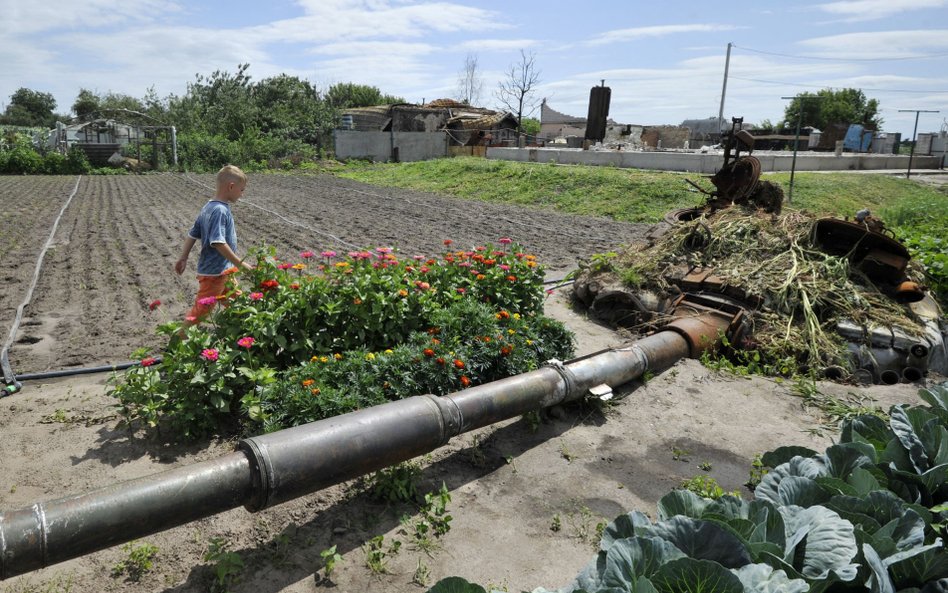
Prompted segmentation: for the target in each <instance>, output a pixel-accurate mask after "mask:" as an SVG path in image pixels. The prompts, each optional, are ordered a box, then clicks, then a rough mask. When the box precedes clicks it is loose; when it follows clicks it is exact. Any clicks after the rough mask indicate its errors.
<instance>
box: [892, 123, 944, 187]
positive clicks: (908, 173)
mask: <svg viewBox="0 0 948 593" xmlns="http://www.w3.org/2000/svg"><path fill="white" fill-rule="evenodd" d="M899 113H915V129H914V130H912V150H911V151H910V152H909V164H908V170H907V171H906V172H905V178H906V179H908V178H909V177H911V175H912V159H913V158H914V157H915V143H916V142H917V138H918V114H919V113H939V112H938V111H932V110H931V109H899Z"/></svg>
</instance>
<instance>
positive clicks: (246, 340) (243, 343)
mask: <svg viewBox="0 0 948 593" xmlns="http://www.w3.org/2000/svg"><path fill="white" fill-rule="evenodd" d="M255 341H256V340H254V339H253V336H244V337H243V338H240V339H239V340H237V345H238V346H240V347H241V348H250V347H251V346H253V343H254V342H255Z"/></svg>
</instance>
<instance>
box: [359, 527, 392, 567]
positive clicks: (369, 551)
mask: <svg viewBox="0 0 948 593" xmlns="http://www.w3.org/2000/svg"><path fill="white" fill-rule="evenodd" d="M401 547H402V542H400V541H398V540H397V539H396V540H393V541H392V543H391V544H389V546H388V548H386V547H385V536H384V535H378V536H376V537H373V538H372V539H370V540H369V541H367V542H366V543H365V545H363V546H362V551H363V552H364V553H365V565H366V566H367V567H368V569H369V570H371V571H372V572H374V573H375V574H385V573H387V572H388V559H389V558H391V557H392V556H395V555H396V554H398V550H399V549H400V548H401Z"/></svg>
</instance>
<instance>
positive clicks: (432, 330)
mask: <svg viewBox="0 0 948 593" xmlns="http://www.w3.org/2000/svg"><path fill="white" fill-rule="evenodd" d="M428 333H429V334H431V335H432V336H436V335H438V334H440V333H441V328H440V327H429V328H428Z"/></svg>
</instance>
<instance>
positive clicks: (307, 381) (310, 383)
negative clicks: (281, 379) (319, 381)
mask: <svg viewBox="0 0 948 593" xmlns="http://www.w3.org/2000/svg"><path fill="white" fill-rule="evenodd" d="M315 382H316V381H315V380H314V379H304V380H303V387H309V386H310V385H312V384H313V383H315Z"/></svg>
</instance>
